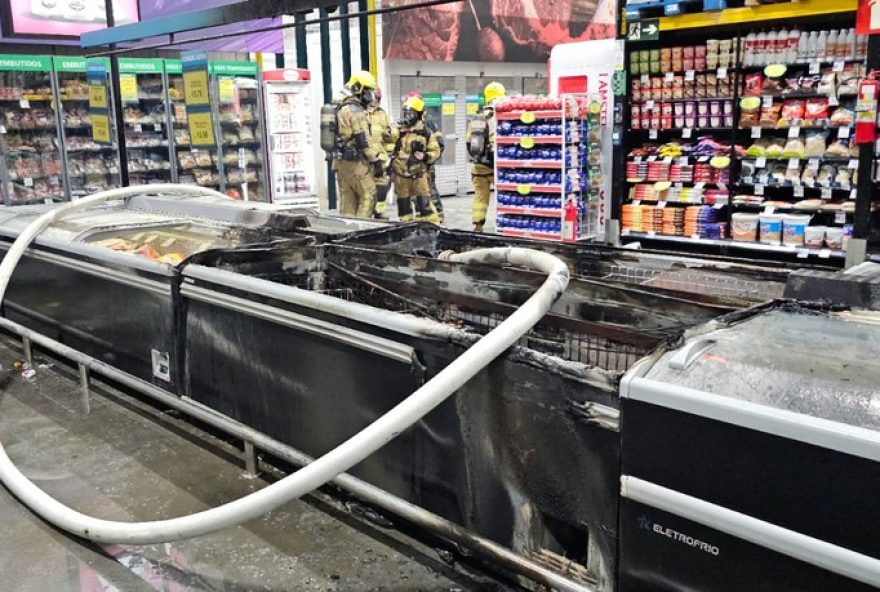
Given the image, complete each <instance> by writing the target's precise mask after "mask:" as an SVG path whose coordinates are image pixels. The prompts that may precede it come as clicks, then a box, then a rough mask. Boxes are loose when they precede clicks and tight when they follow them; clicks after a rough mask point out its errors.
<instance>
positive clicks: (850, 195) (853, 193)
mask: <svg viewBox="0 0 880 592" xmlns="http://www.w3.org/2000/svg"><path fill="white" fill-rule="evenodd" d="M856 193H857V192H856V190H855V189H853V190H851V191H850V192H849V198H850V199H855V198H856Z"/></svg>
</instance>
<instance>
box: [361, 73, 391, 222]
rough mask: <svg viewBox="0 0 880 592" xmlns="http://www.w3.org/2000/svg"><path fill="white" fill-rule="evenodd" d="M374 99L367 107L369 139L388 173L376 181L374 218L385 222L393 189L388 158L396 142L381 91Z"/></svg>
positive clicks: (379, 90)
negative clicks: (391, 189) (387, 204)
mask: <svg viewBox="0 0 880 592" xmlns="http://www.w3.org/2000/svg"><path fill="white" fill-rule="evenodd" d="M374 98H375V100H374V101H373V102H372V103H370V105H369V106H368V107H367V123H368V125H369V137H370V141H371V142H372V143H373V144H374V145H375V146H376V148H377V149H378V151H379V160H381V161H382V166H383V168H386V172H385V173H384V174H383V175H382V176H381V177H378V178H377V179H376V205H375V207H374V209H373V216H374V217H375V218H377V219H379V220H384V219H386V216H385V205H386V204H385V200H386V199H387V197H388V190H389V189H390V187H391V179H389V178H388V174H387V166H388V156H389V155H390V154H391V152H392V151H393V150H394V142H393V140H392V131H391V119H390V118H389V117H388V113H387V112H386V111H385V109H383V108H382V105H381V104H380V103H381V101H382V91H381V89H378V88H377V89H376V93H375V97H374Z"/></svg>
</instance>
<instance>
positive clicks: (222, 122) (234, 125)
mask: <svg viewBox="0 0 880 592" xmlns="http://www.w3.org/2000/svg"><path fill="white" fill-rule="evenodd" d="M220 125H231V126H232V127H241V126H243V125H257V122H256V121H223V120H222V119H221V120H220Z"/></svg>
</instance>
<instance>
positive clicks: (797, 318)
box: [645, 310, 880, 430]
mask: <svg viewBox="0 0 880 592" xmlns="http://www.w3.org/2000/svg"><path fill="white" fill-rule="evenodd" d="M689 347H690V348H691V349H690V352H691V355H690V356H683V354H685V352H686V351H687V350H688V348H689ZM676 356H677V357H676ZM685 359H686V361H685V362H684V363H682V362H683V360H685ZM645 377H646V378H648V379H650V380H654V381H659V382H664V383H667V384H672V385H678V386H682V387H687V388H690V389H694V390H697V391H702V392H707V393H713V394H717V395H722V396H725V397H730V398H733V399H740V400H743V401H749V402H752V403H757V404H759V405H764V406H768V407H773V408H776V409H784V410H787V411H793V412H796V413H802V414H805V415H811V416H814V417H818V418H822V419H828V420H832V421H838V422H841V423H845V424H848V425H853V426H858V427H864V428H870V429H875V430H880V315H878V314H876V313H819V312H815V311H806V310H771V311H769V312H766V313H762V314H758V315H756V316H753V317H751V318H748V319H746V320H744V321H742V322H739V323H736V324H734V325H732V326H729V327H726V328H723V329H720V330H717V331H711V332H708V333H704V334H702V335H698V336H695V337H693V338H691V339H689V340H688V342H687V343H686V344H685V346H684V347H683V348H681V349H679V350H675V351H671V352H668V353H666V354H665V355H664V356H663V357H662V358H661V359H660V360H659V361H658V362H657V363H656V364H654V366H653V367H652V368H651V369H650V370H649V371H648V373H647V374H646V376H645Z"/></svg>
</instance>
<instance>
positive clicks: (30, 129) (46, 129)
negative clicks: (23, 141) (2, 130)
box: [6, 125, 92, 134]
mask: <svg viewBox="0 0 880 592" xmlns="http://www.w3.org/2000/svg"><path fill="white" fill-rule="evenodd" d="M65 129H71V128H67V126H65ZM73 129H76V128H73ZM84 129H85V128H84ZM88 129H92V127H91V126H89V127H88ZM54 131H55V126H54V125H53V126H52V127H7V128H6V133H10V132H14V133H16V134H17V133H19V132H37V133H42V134H47V133H52V132H54Z"/></svg>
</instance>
